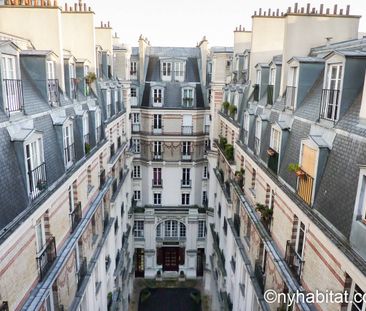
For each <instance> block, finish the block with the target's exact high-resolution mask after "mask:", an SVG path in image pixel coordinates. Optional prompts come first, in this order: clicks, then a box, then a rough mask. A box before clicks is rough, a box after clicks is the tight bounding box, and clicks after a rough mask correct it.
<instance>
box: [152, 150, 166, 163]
mask: <svg viewBox="0 0 366 311" xmlns="http://www.w3.org/2000/svg"><path fill="white" fill-rule="evenodd" d="M163 154H164V153H163V152H157V153H155V152H153V153H152V159H153V160H154V161H161V160H163Z"/></svg>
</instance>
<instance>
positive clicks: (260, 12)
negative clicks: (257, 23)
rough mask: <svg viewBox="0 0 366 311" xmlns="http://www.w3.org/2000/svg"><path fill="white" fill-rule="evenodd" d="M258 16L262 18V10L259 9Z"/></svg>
mask: <svg viewBox="0 0 366 311" xmlns="http://www.w3.org/2000/svg"><path fill="white" fill-rule="evenodd" d="M259 16H262V8H259Z"/></svg>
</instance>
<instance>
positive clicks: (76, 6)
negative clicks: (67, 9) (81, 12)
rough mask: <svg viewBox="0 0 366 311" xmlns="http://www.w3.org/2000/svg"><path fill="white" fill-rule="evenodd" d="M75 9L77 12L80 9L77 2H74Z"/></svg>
mask: <svg viewBox="0 0 366 311" xmlns="http://www.w3.org/2000/svg"><path fill="white" fill-rule="evenodd" d="M74 10H75V12H76V11H77V10H78V4H77V3H74Z"/></svg>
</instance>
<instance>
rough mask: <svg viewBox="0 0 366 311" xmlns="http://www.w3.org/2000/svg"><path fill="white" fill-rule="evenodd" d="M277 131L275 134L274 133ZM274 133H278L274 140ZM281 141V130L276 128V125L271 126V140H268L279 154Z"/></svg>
mask: <svg viewBox="0 0 366 311" xmlns="http://www.w3.org/2000/svg"><path fill="white" fill-rule="evenodd" d="M275 133H277V134H275ZM275 135H278V136H277V138H278V140H276V137H275ZM281 142H282V130H281V129H279V128H277V127H276V126H272V127H271V140H270V145H269V146H270V147H271V148H272V149H273V150H274V151H276V152H277V153H278V154H280V151H281Z"/></svg>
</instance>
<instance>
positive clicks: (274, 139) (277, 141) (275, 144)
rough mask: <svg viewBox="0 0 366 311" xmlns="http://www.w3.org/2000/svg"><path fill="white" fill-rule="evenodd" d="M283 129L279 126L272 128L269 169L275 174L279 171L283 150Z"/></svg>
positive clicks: (268, 151)
mask: <svg viewBox="0 0 366 311" xmlns="http://www.w3.org/2000/svg"><path fill="white" fill-rule="evenodd" d="M281 134H282V132H281V129H280V128H279V127H278V126H277V125H273V126H272V128H271V139H270V143H269V149H268V150H267V154H268V163H267V164H268V168H269V169H270V170H271V171H272V172H273V173H275V174H277V171H278V163H279V157H280V150H281Z"/></svg>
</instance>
